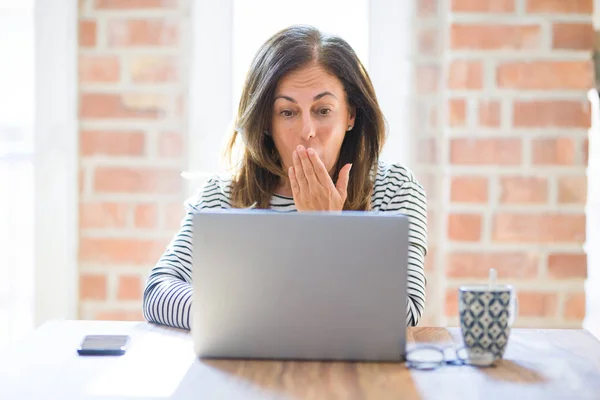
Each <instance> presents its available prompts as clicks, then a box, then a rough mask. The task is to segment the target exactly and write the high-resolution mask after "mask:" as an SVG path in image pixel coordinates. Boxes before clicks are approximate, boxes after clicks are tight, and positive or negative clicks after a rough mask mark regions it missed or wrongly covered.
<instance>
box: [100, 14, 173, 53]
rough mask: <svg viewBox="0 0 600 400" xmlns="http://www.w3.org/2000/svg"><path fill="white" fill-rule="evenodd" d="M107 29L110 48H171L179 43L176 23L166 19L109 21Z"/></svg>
mask: <svg viewBox="0 0 600 400" xmlns="http://www.w3.org/2000/svg"><path fill="white" fill-rule="evenodd" d="M107 29H108V45H109V46H110V47H135V46H153V47H156V46H165V47H172V46H176V45H177V44H178V41H179V31H178V25H177V23H176V22H175V21H169V20H166V19H160V18H154V19H116V20H109V21H108V25H107Z"/></svg>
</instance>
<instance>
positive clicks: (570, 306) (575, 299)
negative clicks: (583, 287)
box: [564, 292, 586, 321]
mask: <svg viewBox="0 0 600 400" xmlns="http://www.w3.org/2000/svg"><path fill="white" fill-rule="evenodd" d="M585 300H586V298H585V293H583V292H580V293H569V294H567V298H566V299H565V312H564V317H565V319H566V320H569V321H573V320H582V319H584V318H585V314H586V304H585Z"/></svg>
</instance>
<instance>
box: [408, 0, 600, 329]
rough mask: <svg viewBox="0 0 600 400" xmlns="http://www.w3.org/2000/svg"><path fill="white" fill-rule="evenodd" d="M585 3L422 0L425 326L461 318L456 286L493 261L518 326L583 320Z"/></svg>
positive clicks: (479, 277)
mask: <svg viewBox="0 0 600 400" xmlns="http://www.w3.org/2000/svg"><path fill="white" fill-rule="evenodd" d="M592 3H593V2H592V0H569V1H562V0H448V1H442V0H438V1H434V0H419V4H420V6H419V7H418V8H417V9H418V14H417V16H416V21H417V25H416V26H417V27H418V28H417V29H418V30H419V32H418V35H417V48H418V49H419V51H418V52H417V54H416V64H417V68H416V73H417V82H418V84H417V92H416V93H415V104H416V105H417V112H416V115H418V119H419V122H420V125H419V127H418V129H417V130H416V131H415V134H416V135H417V137H418V141H417V143H418V144H419V146H418V148H417V152H418V156H419V157H418V165H417V166H416V169H417V172H418V173H419V175H420V176H421V179H422V180H423V182H424V184H425V186H426V188H427V189H428V192H429V194H430V200H431V202H430V205H429V207H430V210H431V215H430V216H431V224H430V229H431V230H430V233H431V239H430V241H431V243H432V245H433V248H434V253H433V254H430V259H429V260H428V261H429V262H428V271H427V273H428V279H429V280H430V281H431V282H432V287H431V288H430V293H431V295H430V297H429V298H428V304H427V311H426V316H425V319H424V321H426V323H433V324H438V323H439V324H447V323H448V324H452V325H456V324H457V322H458V321H457V318H456V316H457V312H458V311H457V303H456V302H457V287H458V286H459V285H460V284H463V283H477V282H485V280H486V278H487V274H488V270H489V268H490V267H494V268H496V269H497V270H498V276H499V279H500V280H501V281H503V282H509V283H513V284H515V285H516V287H517V289H518V293H519V298H520V305H521V308H520V317H519V318H518V322H517V323H518V325H520V326H580V325H581V322H582V319H583V317H584V312H585V307H584V302H585V296H584V281H585V278H586V271H587V268H586V256H585V253H584V251H583V248H582V246H583V243H584V241H585V228H586V226H585V209H584V206H585V201H586V176H585V170H586V164H587V159H586V151H587V148H586V146H587V141H586V137H587V128H588V127H589V126H590V118H591V116H590V109H589V103H588V101H587V97H586V94H587V91H588V90H589V89H590V88H592V87H593V76H592V64H591V61H590V59H591V55H590V50H591V48H592V44H593V43H592V42H593V28H592V12H593V4H592ZM423 104H425V106H423ZM428 117H429V118H428ZM431 256H433V257H431Z"/></svg>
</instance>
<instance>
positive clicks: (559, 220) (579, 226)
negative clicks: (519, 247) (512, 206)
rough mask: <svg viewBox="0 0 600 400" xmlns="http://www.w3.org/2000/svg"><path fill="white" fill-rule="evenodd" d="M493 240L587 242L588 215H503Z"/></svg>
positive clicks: (499, 218)
mask: <svg viewBox="0 0 600 400" xmlns="http://www.w3.org/2000/svg"><path fill="white" fill-rule="evenodd" d="M492 237H493V240H494V241H496V242H514V243H555V242H563V243H583V242H584V241H585V215H584V214H558V213H554V214H550V213H547V214H526V213H499V214H497V215H496V216H495V217H494V222H493V231H492Z"/></svg>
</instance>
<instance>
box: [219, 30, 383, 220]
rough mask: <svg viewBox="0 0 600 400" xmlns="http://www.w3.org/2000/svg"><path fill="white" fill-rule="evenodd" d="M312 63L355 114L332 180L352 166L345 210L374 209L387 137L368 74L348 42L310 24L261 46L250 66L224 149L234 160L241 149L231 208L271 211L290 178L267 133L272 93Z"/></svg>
mask: <svg viewBox="0 0 600 400" xmlns="http://www.w3.org/2000/svg"><path fill="white" fill-rule="evenodd" d="M311 62H316V63H317V64H318V65H319V66H320V67H321V68H323V69H324V70H325V71H327V72H328V73H330V74H332V75H333V76H336V77H337V78H338V79H339V80H340V81H341V83H342V85H343V87H344V91H345V94H346V99H347V101H348V105H349V107H353V108H354V109H355V110H356V119H355V123H354V128H353V129H352V130H351V131H349V132H346V135H345V138H344V141H343V143H342V147H341V149H340V153H339V157H338V160H337V162H336V164H335V166H334V170H333V171H334V172H333V177H332V178H333V181H334V182H335V181H337V177H338V175H339V171H340V169H341V168H342V167H343V166H344V165H345V164H347V163H352V170H351V173H350V181H349V183H348V196H347V199H346V202H345V204H344V210H369V209H370V208H371V193H372V189H373V184H374V182H373V175H372V173H373V172H374V169H376V168H377V164H378V161H379V154H380V152H381V149H382V148H383V144H384V142H385V137H386V127H385V120H384V117H383V114H382V112H381V110H380V108H379V104H378V103H377V97H376V96H375V90H374V89H373V85H372V83H371V79H370V78H369V74H368V73H367V71H366V69H365V68H364V66H363V64H362V63H361V61H360V59H359V58H358V56H357V55H356V53H355V52H354V50H353V49H352V47H350V45H349V44H348V43H347V42H346V41H344V40H343V39H342V38H340V37H338V36H333V35H325V34H323V33H321V32H320V31H319V30H317V29H316V28H314V27H312V26H306V25H294V26H291V27H289V28H286V29H284V30H281V31H279V32H277V33H276V34H275V35H273V36H272V37H271V38H270V39H268V40H267V41H266V42H265V43H264V44H263V45H262V46H261V47H260V49H259V50H258V52H257V53H256V55H255V57H254V59H253V61H252V63H251V65H250V69H249V71H248V73H247V76H246V81H245V84H244V88H243V91H242V95H241V98H240V102H239V107H238V113H237V118H236V120H235V127H234V129H233V133H232V135H231V138H230V139H229V142H228V145H227V148H226V155H227V156H228V157H229V160H231V159H232V155H233V154H234V149H235V148H236V145H240V146H241V147H240V148H241V155H240V160H239V164H238V165H237V167H236V174H235V175H234V177H233V180H232V187H231V204H232V206H233V207H236V208H246V207H251V206H254V207H256V208H262V209H265V208H269V205H270V201H271V197H272V195H273V193H274V192H275V190H276V189H277V187H278V185H279V184H280V182H281V181H282V180H283V179H286V178H287V171H285V170H284V168H283V166H282V165H281V161H280V158H279V154H278V152H277V150H276V148H275V144H274V143H273V140H272V138H271V136H270V135H269V134H267V132H270V128H271V116H272V112H273V102H274V94H275V90H276V87H277V84H278V82H279V80H280V79H281V78H282V77H283V76H285V75H286V74H288V73H290V72H291V71H294V70H297V69H299V68H302V67H303V66H305V65H307V64H308V63H311ZM240 139H241V141H242V142H241V143H239V142H238V141H239V140H240Z"/></svg>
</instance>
